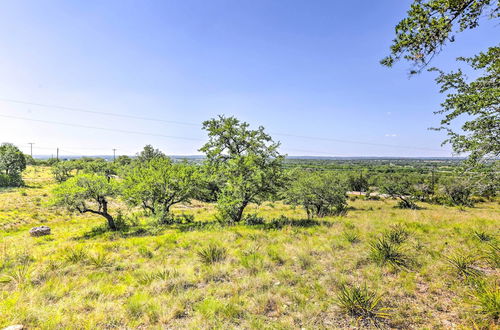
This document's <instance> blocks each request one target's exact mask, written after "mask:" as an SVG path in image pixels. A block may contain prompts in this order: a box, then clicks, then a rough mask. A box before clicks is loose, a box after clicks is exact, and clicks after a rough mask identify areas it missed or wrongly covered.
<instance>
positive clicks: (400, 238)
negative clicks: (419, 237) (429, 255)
mask: <svg viewBox="0 0 500 330" xmlns="http://www.w3.org/2000/svg"><path fill="white" fill-rule="evenodd" d="M385 236H386V237H387V239H388V240H389V241H391V242H392V243H395V244H402V243H404V242H405V241H406V240H407V239H408V237H409V236H410V233H409V232H408V230H407V229H406V228H405V227H403V226H402V225H401V224H396V225H393V226H391V228H390V229H389V231H387V232H386V233H385Z"/></svg>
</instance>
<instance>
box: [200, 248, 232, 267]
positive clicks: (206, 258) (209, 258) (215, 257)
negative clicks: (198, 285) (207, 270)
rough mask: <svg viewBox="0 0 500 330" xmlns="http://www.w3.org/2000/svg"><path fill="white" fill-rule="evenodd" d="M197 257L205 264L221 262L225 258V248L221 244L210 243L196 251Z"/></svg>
mask: <svg viewBox="0 0 500 330" xmlns="http://www.w3.org/2000/svg"><path fill="white" fill-rule="evenodd" d="M197 254H198V258H200V260H201V262H203V263H204V264H206V265H209V264H213V263H216V262H221V261H224V260H225V259H226V255H227V250H226V248H225V247H223V246H219V245H216V244H210V245H209V246H207V247H205V248H202V249H201V250H199V251H198V252H197Z"/></svg>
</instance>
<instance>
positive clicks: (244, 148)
mask: <svg viewBox="0 0 500 330" xmlns="http://www.w3.org/2000/svg"><path fill="white" fill-rule="evenodd" d="M203 129H204V130H206V131H207V132H208V138H209V140H208V142H207V143H206V144H205V145H204V146H203V147H202V148H201V149H200V151H202V152H204V153H205V154H206V156H207V166H208V168H209V169H210V173H211V174H212V175H214V176H216V177H217V179H216V180H215V181H217V182H220V184H221V187H220V192H219V193H218V195H217V206H218V209H219V212H220V216H221V219H223V220H224V221H229V222H237V221H240V220H241V219H242V216H243V211H244V209H245V208H246V206H247V205H248V204H249V203H252V202H256V203H258V202H260V201H262V200H263V199H265V198H270V197H272V196H273V195H275V194H276V193H277V191H278V190H279V189H280V188H281V187H282V186H283V184H284V173H283V160H284V156H282V155H281V154H280V153H279V152H278V147H279V145H280V144H279V143H276V142H274V141H273V140H272V138H271V136H269V135H268V134H266V133H265V132H264V128H263V127H262V126H261V127H259V128H258V129H256V130H251V129H249V125H248V123H245V122H240V121H239V120H238V119H236V118H234V117H227V118H226V117H224V116H219V117H218V118H215V119H211V120H208V121H205V122H204V123H203Z"/></svg>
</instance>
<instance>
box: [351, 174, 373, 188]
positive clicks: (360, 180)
mask: <svg viewBox="0 0 500 330" xmlns="http://www.w3.org/2000/svg"><path fill="white" fill-rule="evenodd" d="M347 185H348V187H349V190H351V191H361V192H364V191H368V189H369V188H370V184H369V182H368V178H367V177H366V175H363V172H360V173H359V174H357V175H356V174H351V175H349V176H348V177H347Z"/></svg>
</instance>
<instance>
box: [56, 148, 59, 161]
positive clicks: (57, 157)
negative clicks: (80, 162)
mask: <svg viewBox="0 0 500 330" xmlns="http://www.w3.org/2000/svg"><path fill="white" fill-rule="evenodd" d="M56 155H57V156H56V159H57V160H59V148H57V154H56Z"/></svg>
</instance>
